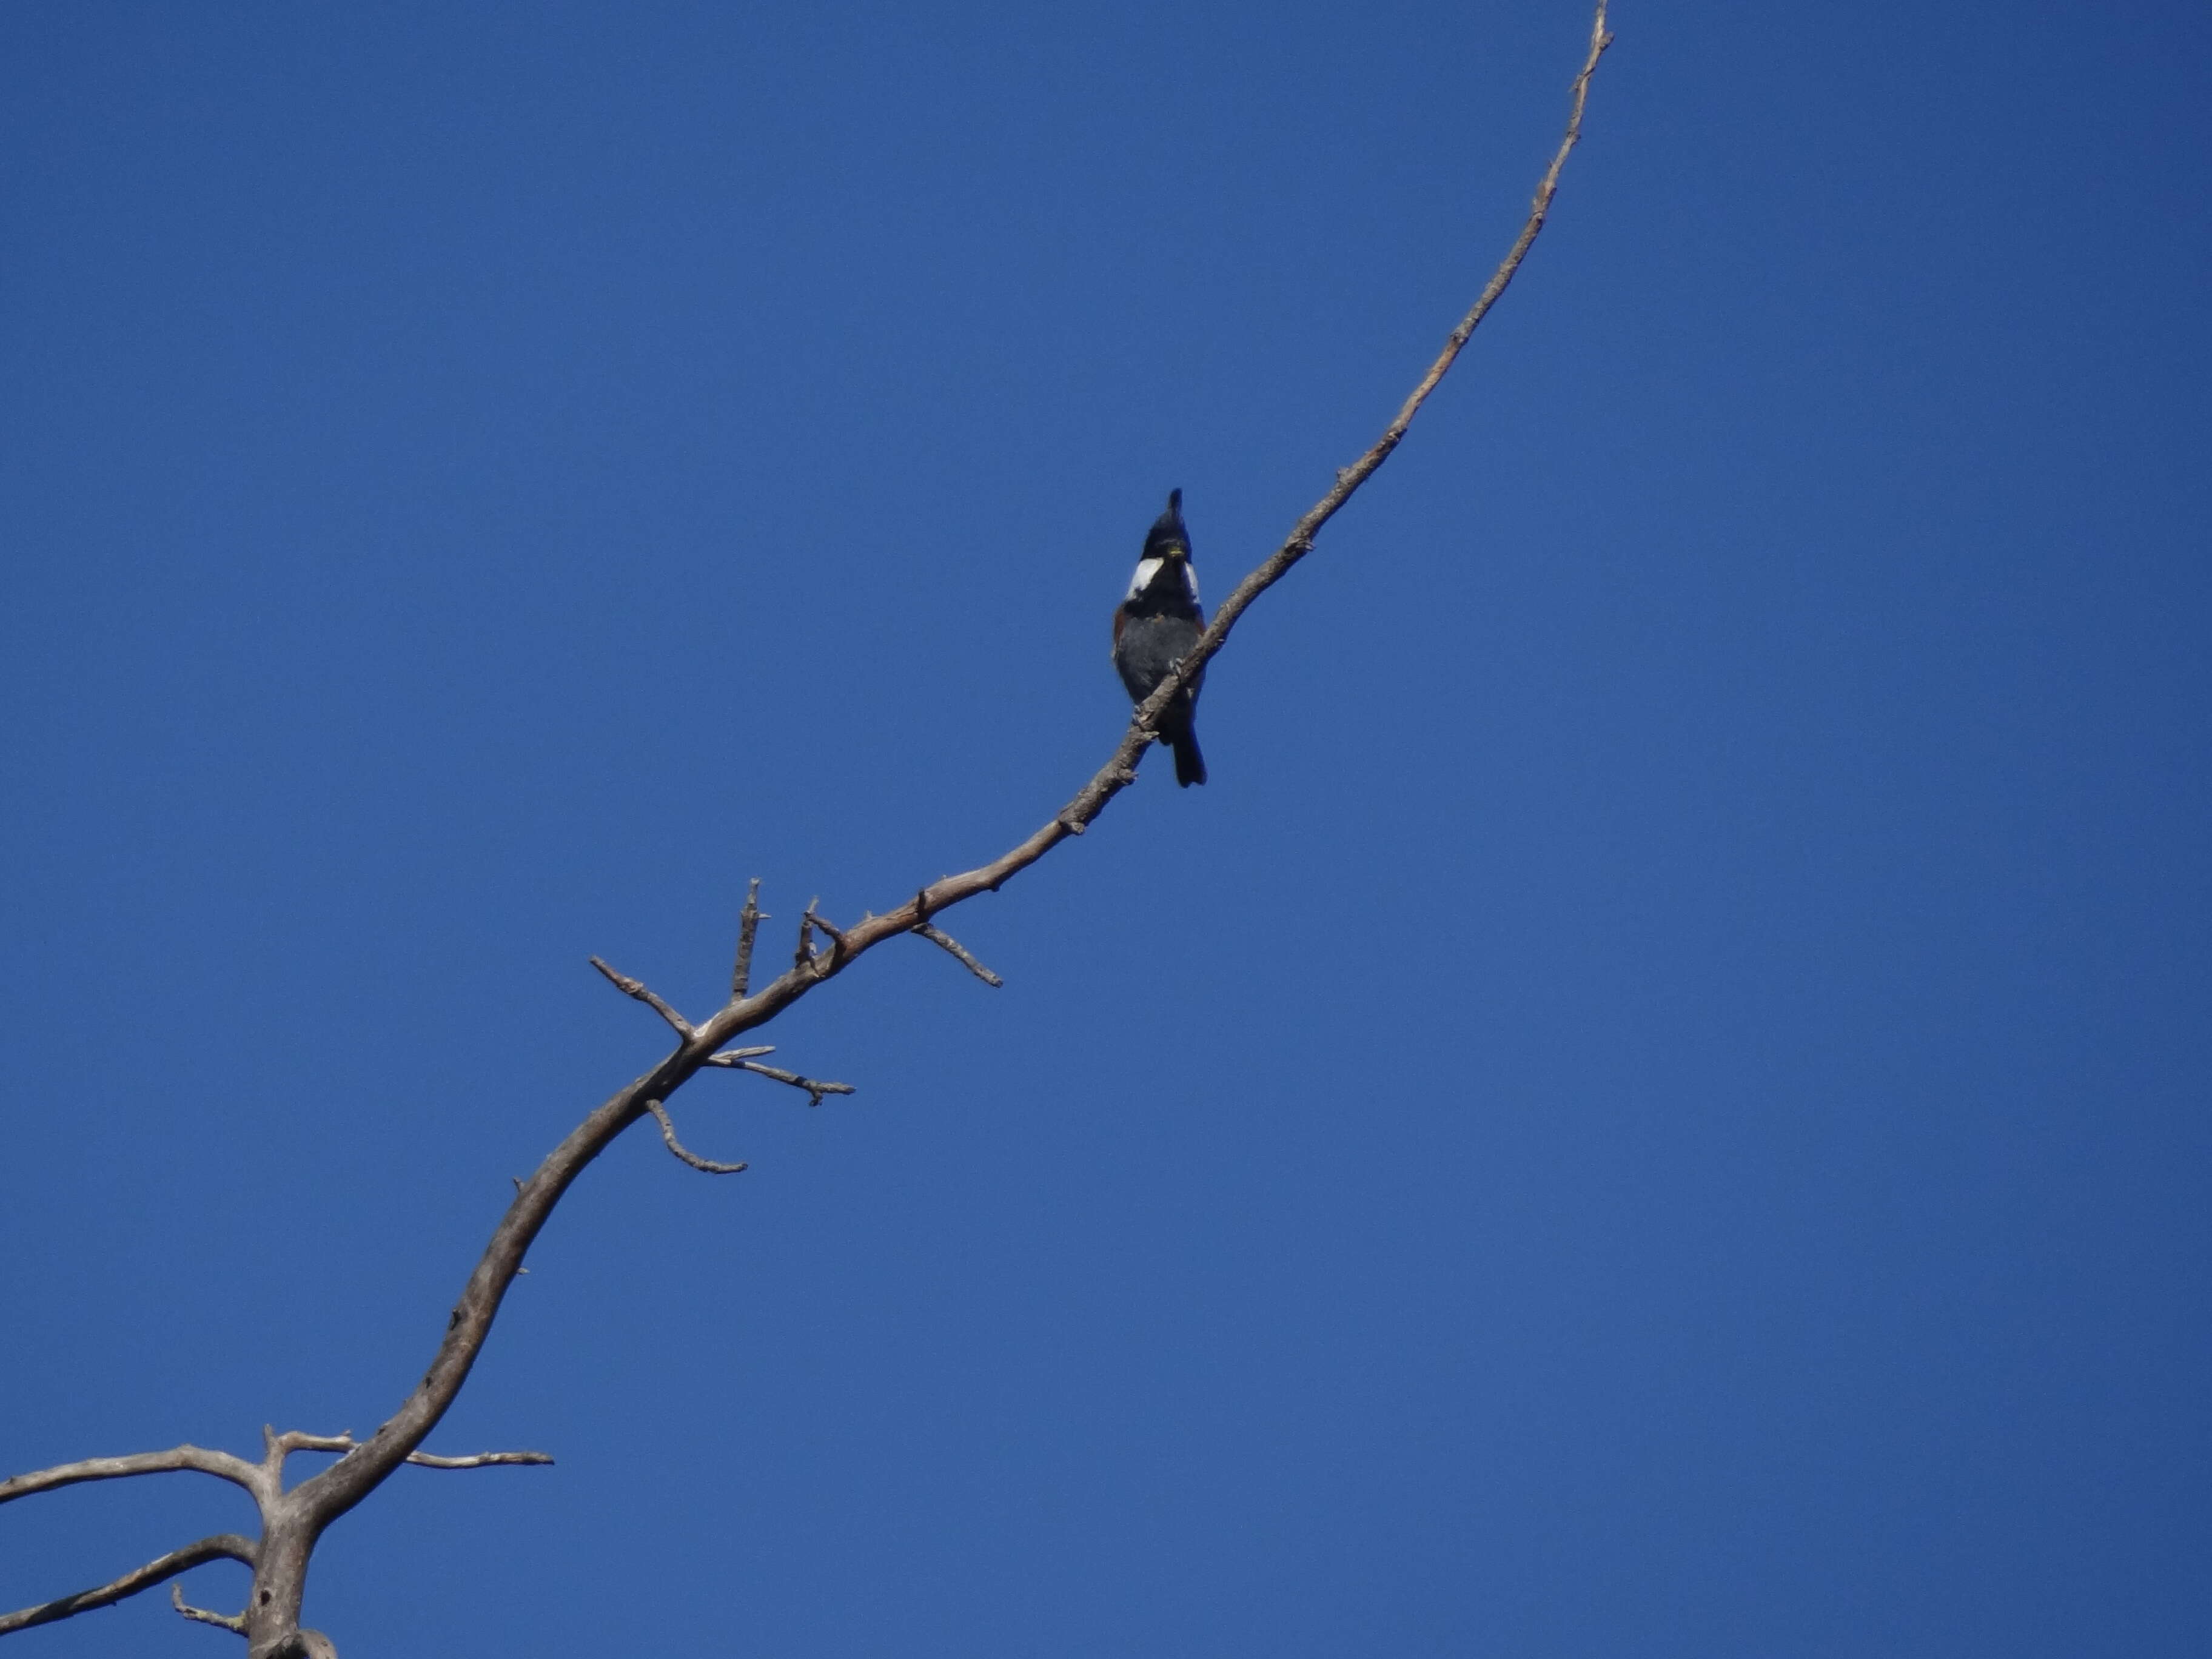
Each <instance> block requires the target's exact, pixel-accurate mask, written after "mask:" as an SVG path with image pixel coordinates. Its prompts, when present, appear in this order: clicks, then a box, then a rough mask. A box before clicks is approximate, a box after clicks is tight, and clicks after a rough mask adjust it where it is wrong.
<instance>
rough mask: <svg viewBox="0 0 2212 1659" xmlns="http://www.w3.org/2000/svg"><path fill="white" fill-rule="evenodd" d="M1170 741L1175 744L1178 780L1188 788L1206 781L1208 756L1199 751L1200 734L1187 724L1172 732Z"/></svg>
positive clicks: (1169, 737)
mask: <svg viewBox="0 0 2212 1659" xmlns="http://www.w3.org/2000/svg"><path fill="white" fill-rule="evenodd" d="M1168 741H1169V742H1170V744H1173V745H1174V746H1175V757H1176V782H1177V783H1178V784H1180V785H1182V787H1184V788H1186V789H1188V788H1189V787H1191V785H1193V784H1194V783H1204V782H1205V781H1206V757H1205V756H1203V755H1201V754H1200V753H1199V752H1198V734H1197V733H1196V732H1193V731H1192V730H1191V729H1190V727H1189V726H1188V725H1186V726H1183V727H1182V730H1181V731H1179V732H1170V734H1169V736H1168Z"/></svg>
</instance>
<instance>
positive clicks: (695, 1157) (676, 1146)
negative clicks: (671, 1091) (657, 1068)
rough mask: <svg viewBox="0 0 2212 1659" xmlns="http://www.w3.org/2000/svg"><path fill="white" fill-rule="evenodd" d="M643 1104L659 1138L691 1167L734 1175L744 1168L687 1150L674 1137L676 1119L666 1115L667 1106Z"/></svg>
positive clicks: (650, 1102) (655, 1103)
mask: <svg viewBox="0 0 2212 1659" xmlns="http://www.w3.org/2000/svg"><path fill="white" fill-rule="evenodd" d="M645 1105H646V1109H647V1111H649V1112H651V1113H652V1114H653V1117H654V1119H655V1120H656V1121H658V1122H659V1125H660V1138H661V1139H663V1140H665V1141H666V1142H667V1143H668V1150H669V1151H670V1152H673V1153H675V1154H676V1156H677V1157H678V1158H682V1159H683V1160H684V1162H685V1163H686V1164H690V1166H691V1167H692V1168H693V1169H695V1170H703V1171H705V1172H706V1173H707V1174H708V1175H736V1174H738V1173H739V1172H740V1171H741V1170H744V1167H745V1166H744V1164H717V1163H715V1162H714V1159H713V1158H702V1157H700V1156H699V1154H698V1153H696V1152H690V1151H689V1150H687V1149H686V1148H685V1146H684V1143H683V1142H682V1141H680V1140H678V1139H677V1138H676V1120H675V1119H674V1118H672V1117H671V1116H669V1115H668V1108H666V1107H665V1106H664V1105H662V1104H661V1103H659V1101H657V1100H648V1101H647V1102H646V1103H645Z"/></svg>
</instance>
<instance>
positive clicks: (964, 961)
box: [914, 921, 1006, 990]
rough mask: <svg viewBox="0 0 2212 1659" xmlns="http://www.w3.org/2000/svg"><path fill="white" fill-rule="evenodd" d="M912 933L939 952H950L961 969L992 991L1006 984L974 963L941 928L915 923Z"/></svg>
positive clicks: (976, 962)
mask: <svg viewBox="0 0 2212 1659" xmlns="http://www.w3.org/2000/svg"><path fill="white" fill-rule="evenodd" d="M914 931H915V933H919V934H921V936H922V937H923V938H924V939H927V940H928V941H929V942H930V943H931V944H932V945H936V946H938V947H939V949H940V950H945V951H951V953H952V955H953V956H954V957H956V958H957V960H958V961H959V963H960V965H961V966H962V967H963V968H965V969H967V970H968V971H969V973H971V974H973V975H975V977H976V978H977V979H980V980H981V981H983V983H984V984H986V985H987V986H989V987H991V988H992V989H993V990H996V989H998V988H999V987H1000V986H1002V985H1004V984H1005V983H1006V981H1004V980H1002V979H1000V977H999V976H998V975H996V974H994V973H993V972H992V971H991V970H990V969H988V968H986V967H985V966H984V965H983V964H982V963H980V962H978V961H976V960H975V957H971V956H969V954H968V947H967V946H965V945H963V944H961V942H960V941H959V940H958V939H955V938H953V937H952V935H951V934H950V933H946V932H945V930H944V929H943V928H941V927H931V926H930V925H929V924H928V923H927V922H926V921H917V922H916V923H915V925H914Z"/></svg>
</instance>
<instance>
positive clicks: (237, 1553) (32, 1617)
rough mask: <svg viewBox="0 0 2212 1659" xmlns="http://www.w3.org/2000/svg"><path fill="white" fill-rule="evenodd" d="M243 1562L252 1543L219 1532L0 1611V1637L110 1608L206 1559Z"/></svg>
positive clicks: (250, 1556) (249, 1558) (249, 1557)
mask: <svg viewBox="0 0 2212 1659" xmlns="http://www.w3.org/2000/svg"><path fill="white" fill-rule="evenodd" d="M224 1560H228V1561H243V1562H244V1563H245V1564H246V1565H247V1566H249V1567H250V1566H252V1565H253V1543H252V1540H251V1539H246V1538H240V1536H239V1535H238V1534H236V1533H234V1532H219V1533H217V1534H215V1536H214V1537H212V1538H203V1539H201V1540H200V1541H199V1542H197V1544H187V1545H185V1547H184V1548H182V1549H180V1550H171V1551H170V1552H169V1553H167V1555H165V1556H163V1557H162V1558H161V1559H160V1560H158V1561H149V1562H148V1563H147V1564H146V1565H144V1566H143V1567H141V1568H139V1569H138V1571H136V1572H126V1573H125V1574H124V1575H123V1577H120V1578H118V1579H115V1580H113V1581H112V1582H111V1583H105V1584H102V1585H100V1587H99V1588H98V1589H88V1590H79V1591H78V1592H77V1593H76V1595H64V1596H63V1597H62V1598H61V1599H60V1600H58V1601H48V1602H46V1604H45V1605H44V1606H42V1607H25V1608H23V1609H22V1611H21V1612H20V1613H0V1636H6V1635H9V1634H10V1633H12V1632H15V1631H19V1630H29V1629H31V1628H32V1627H33V1626H36V1625H51V1624H53V1623H54V1622H55V1621H56V1620H62V1619H70V1618H74V1617H75V1616H76V1614H78V1613H90V1612H91V1611H92V1610H93V1609H94V1607H113V1606H114V1605H115V1604H116V1603H117V1602H118V1601H122V1600H124V1599H125V1597H127V1596H132V1595H137V1594H138V1592H139V1591H141V1590H149V1589H153V1588H154V1586H155V1585H156V1584H158V1583H161V1582H163V1581H164V1580H165V1579H170V1578H174V1577H176V1576H177V1575H178V1574H179V1573H180V1572H189V1571H191V1570H192V1569H193V1568H194V1567H198V1566H204V1565H207V1564H208V1563H209V1562H210V1561H224Z"/></svg>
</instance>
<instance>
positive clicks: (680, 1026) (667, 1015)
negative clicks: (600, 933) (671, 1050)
mask: <svg viewBox="0 0 2212 1659" xmlns="http://www.w3.org/2000/svg"><path fill="white" fill-rule="evenodd" d="M592 967H594V968H596V969H599V971H600V972H601V973H603V974H605V975H606V976H607V982H608V983H609V984H610V985H612V986H613V987H615V989H616V990H617V991H620V992H621V993H622V994H623V995H624V996H626V997H635V998H636V999H637V1000H638V1001H640V1002H642V1003H643V1004H645V1006H647V1007H648V1008H650V1009H652V1010H653V1012H654V1013H656V1014H659V1016H660V1017H661V1018H663V1019H665V1020H666V1021H667V1022H668V1023H669V1024H671V1026H673V1027H674V1028H675V1030H676V1035H677V1036H681V1037H689V1036H690V1035H691V1022H690V1020H688V1019H686V1018H684V1016H683V1015H681V1014H679V1013H678V1012H676V1011H675V1010H674V1009H673V1008H671V1007H670V1006H668V1005H667V1004H666V1003H665V1002H663V1001H662V1000H660V999H659V997H657V996H655V995H654V994H653V992H652V990H651V988H650V987H647V984H646V982H645V981H643V980H641V979H632V978H631V977H630V976H629V975H628V974H618V973H617V972H616V971H615V970H614V969H611V968H610V967H608V966H607V964H606V963H605V962H603V961H601V960H600V959H599V957H592Z"/></svg>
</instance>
